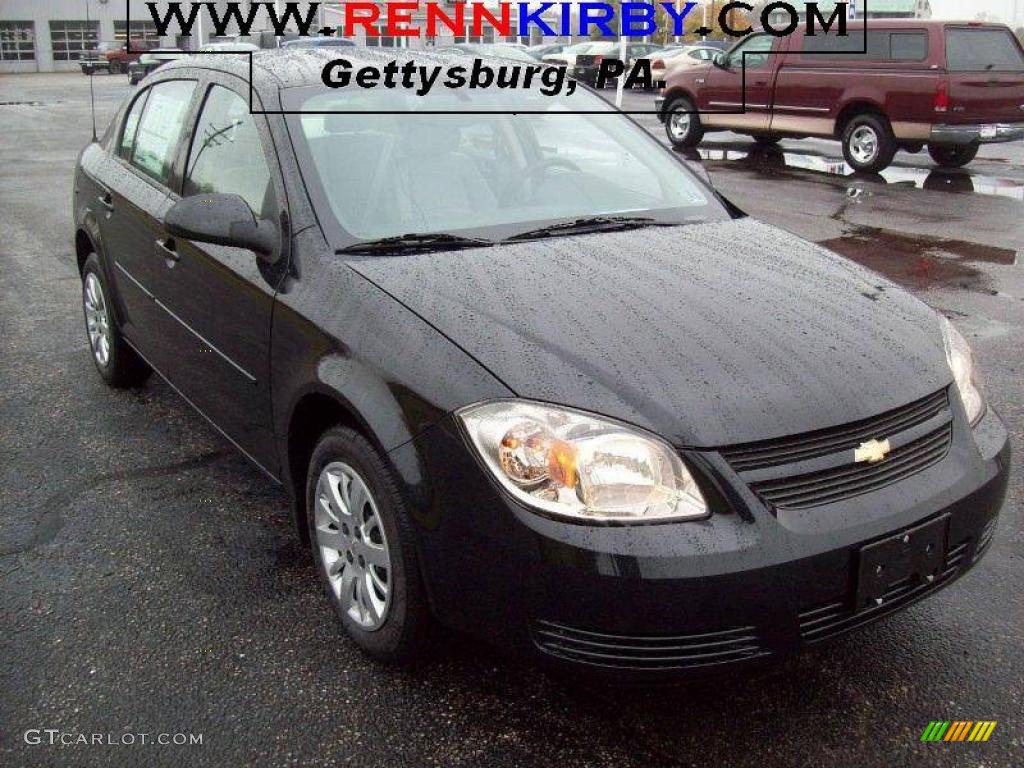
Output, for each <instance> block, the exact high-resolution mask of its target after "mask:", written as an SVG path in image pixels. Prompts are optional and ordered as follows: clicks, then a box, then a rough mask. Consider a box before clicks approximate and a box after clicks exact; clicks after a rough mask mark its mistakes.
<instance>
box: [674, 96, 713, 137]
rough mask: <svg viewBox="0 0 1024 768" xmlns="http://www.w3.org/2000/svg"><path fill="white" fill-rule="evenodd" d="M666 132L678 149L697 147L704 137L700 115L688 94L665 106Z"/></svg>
mask: <svg viewBox="0 0 1024 768" xmlns="http://www.w3.org/2000/svg"><path fill="white" fill-rule="evenodd" d="M665 133H666V135H667V136H668V140H669V141H670V142H672V146H673V147H675V148H676V149H685V148H688V147H696V146H697V145H698V144H700V142H701V139H703V138H704V126H703V125H701V122H700V115H698V114H697V108H696V107H695V106H694V105H693V102H692V101H690V100H689V99H688V98H687V97H686V96H680V97H678V98H676V99H673V100H672V101H671V102H670V103H669V104H668V105H667V106H666V107H665Z"/></svg>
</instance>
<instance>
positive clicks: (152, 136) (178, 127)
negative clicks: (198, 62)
mask: <svg viewBox="0 0 1024 768" xmlns="http://www.w3.org/2000/svg"><path fill="white" fill-rule="evenodd" d="M195 88H196V84H195V82H194V81H192V80H170V81H168V82H165V83H158V84H157V85H154V86H153V87H152V88H150V91H149V98H148V99H147V101H146V107H145V109H144V110H143V112H142V119H141V120H140V121H139V127H138V130H137V131H136V132H135V146H134V149H133V151H132V156H131V163H132V165H134V166H135V167H136V168H138V169H139V170H140V171H142V172H143V173H145V174H146V175H147V176H150V177H152V178H154V179H156V180H157V181H159V182H160V183H161V184H166V183H167V180H168V178H170V175H171V167H172V166H173V165H174V154H175V151H176V150H177V148H178V142H179V141H180V139H181V133H182V130H183V129H184V127H185V118H186V116H187V115H188V108H189V105H190V104H191V102H192V93H193V91H195Z"/></svg>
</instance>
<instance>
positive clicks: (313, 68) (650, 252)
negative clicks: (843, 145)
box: [75, 51, 1010, 681]
mask: <svg viewBox="0 0 1024 768" xmlns="http://www.w3.org/2000/svg"><path fill="white" fill-rule="evenodd" d="M359 55H360V56H362V57H364V58H365V59H366V60H367V61H372V62H384V61H387V60H390V58H393V54H392V53H388V54H387V55H385V54H381V53H377V52H373V51H362V52H361V53H360V54H359ZM280 56H281V54H274V53H264V54H257V55H256V56H254V64H255V72H256V73H257V77H256V81H255V84H254V85H255V96H256V98H257V100H258V102H259V104H258V105H254V106H262V107H263V110H265V111H267V112H271V113H272V112H276V111H280V110H282V108H288V107H290V106H293V105H292V104H291V103H290V102H289V101H288V99H287V98H285V96H286V95H287V94H288V92H289V89H293V88H302V87H306V86H307V85H308V84H309V83H315V82H317V81H318V80H319V78H320V73H321V71H322V66H323V64H324V63H326V62H327V61H329V59H330V56H329V54H320V53H317V52H303V53H302V54H294V55H292V56H291V57H290V58H288V59H285V60H283V59H282V58H280ZM233 58H234V57H223V56H221V57H216V59H217V60H216V61H211V62H207V61H204V60H201V59H189V60H185V61H181V62H176V63H173V64H169V65H167V66H166V67H164V68H161V70H160V71H159V72H157V73H155V74H154V75H153V76H152V78H151V80H150V81H147V84H148V85H152V84H155V83H160V82H167V81H173V80H176V79H177V80H180V79H194V80H196V81H197V82H198V83H200V88H201V89H202V88H205V87H207V86H208V85H210V84H219V85H221V86H224V87H228V88H232V89H234V90H235V91H236V92H238V93H248V87H249V86H248V79H247V78H248V72H249V69H248V61H247V59H248V57H238V58H239V61H238V62H233V61H231V59H233ZM428 60H429V61H431V62H433V61H438V60H443V59H441V57H429V58H428ZM282 62H283V63H284V64H285V65H284V66H282ZM130 107H131V103H129V104H128V105H126V106H125V108H124V109H123V110H122V113H121V115H119V117H118V119H117V120H115V123H114V126H115V128H114V129H113V130H112V131H111V132H109V133H108V135H107V137H106V138H105V139H104V142H102V143H100V144H94V145H91V146H90V147H88V148H87V149H86V150H85V151H84V152H83V155H82V157H81V160H80V166H79V169H78V172H77V174H76V179H75V189H76V192H75V215H76V226H77V232H76V246H77V251H78V253H79V259H80V263H84V259H85V257H86V256H87V255H88V253H89V251H90V250H95V251H96V252H97V253H98V254H99V256H100V264H101V269H102V270H103V273H104V278H105V282H106V283H107V284H108V285H109V286H111V289H110V293H111V297H110V298H111V304H112V305H113V308H114V317H115V320H116V322H117V323H118V325H119V327H120V328H121V329H122V331H123V333H124V334H125V336H126V338H127V339H128V340H129V341H130V343H131V344H132V346H133V347H136V348H137V349H138V351H139V352H140V353H142V354H143V355H144V357H145V359H146V360H147V361H148V362H149V363H150V364H152V366H153V367H154V368H155V369H156V370H157V371H158V372H159V373H160V374H161V375H163V376H164V377H165V378H166V379H167V380H168V381H169V383H170V384H171V385H172V386H173V387H175V388H176V389H177V390H179V392H181V393H182V394H183V395H184V396H185V397H186V398H187V399H188V400H189V401H190V403H191V404H192V405H194V406H195V407H196V408H197V409H198V410H200V412H201V413H203V414H204V415H205V416H206V417H207V418H208V419H209V420H210V421H211V422H213V423H214V424H215V425H216V426H217V428H218V429H219V430H221V431H222V432H223V433H224V434H225V435H226V436H227V437H228V438H229V439H230V440H231V441H232V442H234V443H235V444H236V445H237V446H238V447H239V448H240V449H241V450H242V451H243V452H244V453H245V454H246V455H247V456H248V457H249V458H250V459H252V460H253V461H254V462H255V463H256V464H258V465H259V466H260V467H261V468H262V469H263V470H264V471H265V472H266V473H267V474H268V475H269V476H270V477H272V478H273V479H275V480H277V481H279V482H281V483H282V484H283V485H284V486H285V487H286V488H287V489H288V490H289V492H290V493H291V494H292V495H293V497H294V498H295V500H296V514H297V515H298V516H299V517H300V518H301V517H302V516H303V515H304V514H305V510H304V505H303V496H304V493H303V489H304V486H305V483H306V477H305V471H306V463H307V462H308V461H309V458H310V453H311V452H312V450H313V446H314V444H315V441H316V437H317V435H318V434H319V432H320V431H322V430H323V428H324V426H325V425H327V424H338V423H341V424H346V425H349V426H351V427H352V428H353V429H355V430H357V431H360V432H361V433H363V434H365V435H366V436H368V438H369V439H370V441H371V442H372V444H373V445H374V446H375V448H376V449H377V450H378V452H379V453H380V454H381V455H382V456H384V457H386V460H387V463H388V465H389V466H390V467H391V469H392V471H393V472H394V475H395V477H396V481H397V484H398V486H399V488H400V492H401V495H402V497H403V498H404V499H405V502H406V504H407V505H408V508H409V512H410V517H411V518H412V522H413V524H414V527H415V532H416V541H417V551H418V560H419V564H420V570H421V573H422V578H423V583H424V585H425V586H426V591H427V594H428V597H429V604H430V609H431V612H432V613H433V614H434V615H435V616H436V617H437V618H439V619H440V620H441V621H442V622H443V623H445V624H447V625H450V626H453V627H456V628H460V629H464V630H466V631H469V632H472V633H474V634H475V635H476V636H479V637H481V638H483V639H485V640H487V641H490V642H494V643H496V644H499V645H503V646H506V647H508V648H510V649H512V650H515V651H518V652H523V653H526V654H528V655H530V656H531V657H533V658H536V659H538V660H540V661H543V662H545V663H548V664H551V665H554V666H556V667H559V668H567V669H573V670H580V669H583V670H586V671H587V673H588V674H591V675H594V676H607V677H608V678H612V679H623V678H628V679H631V680H635V679H646V680H652V681H664V680H668V679H674V678H676V677H678V676H680V675H696V674H705V673H711V672H716V671H719V670H721V669H723V668H727V667H734V666H743V665H760V664H763V663H764V662H765V661H766V660H770V659H773V658H781V657H783V656H785V655H786V654H787V653H790V652H792V651H793V650H795V649H797V648H799V647H801V646H802V645H803V644H806V643H811V642H817V641H820V640H823V639H826V638H829V637H832V636H835V635H838V634H841V633H842V632H845V631H847V630H849V629H852V628H854V627H856V626H860V625H862V624H864V623H866V622H868V621H871V620H873V619H875V618H878V617H879V616H882V615H885V614H887V613H889V612H891V611H893V610H896V609H898V608H901V607H903V606H905V605H907V604H909V603H910V602H912V601H914V600H916V599H919V598H921V597H923V596H925V595H927V594H928V593H930V592H931V591H933V590H935V589H937V588H940V587H943V586H946V585H948V584H949V583H951V582H952V581H953V580H955V579H956V578H958V577H959V576H961V575H962V574H964V573H966V572H967V570H969V568H970V567H971V566H972V565H973V564H974V563H976V562H977V560H978V559H979V558H980V557H981V555H982V554H983V553H984V551H985V549H986V547H987V546H988V545H989V544H990V543H991V535H992V531H993V530H994V526H995V521H996V516H997V514H998V512H999V509H1000V508H1001V505H1002V503H1003V499H1004V496H1005V492H1006V484H1007V476H1008V466H1009V458H1010V453H1009V450H1010V449H1009V445H1008V440H1007V434H1006V430H1005V428H1004V427H1003V425H1002V422H1001V421H1000V419H999V417H998V415H997V414H996V413H995V412H994V411H993V410H992V409H991V408H989V409H987V410H986V411H985V412H984V415H982V416H981V417H980V420H979V421H977V423H976V424H974V426H972V425H971V424H970V423H969V421H968V419H967V416H966V413H965V408H964V405H963V404H962V402H961V399H960V396H959V395H958V392H957V388H956V386H955V385H954V384H953V381H952V377H951V374H950V369H949V367H948V365H947V361H946V355H945V353H944V348H943V338H942V335H941V333H940V330H939V325H938V320H937V318H936V316H935V313H934V312H932V311H931V310H930V309H928V308H927V307H926V306H925V305H924V304H922V303H921V302H919V301H918V300H916V299H914V298H912V297H911V296H909V295H908V294H906V293H905V292H903V291H902V290H901V289H899V288H898V287H896V286H895V285H893V284H892V283H889V282H887V281H886V280H884V279H883V278H881V277H879V276H878V275H876V274H874V273H871V272H869V271H867V270H863V269H861V268H859V267H856V266H855V265H853V264H851V263H850V262H847V261H845V260H843V259H841V258H840V257H838V256H835V255H834V254H830V253H829V252H827V251H824V250H823V249H821V248H818V247H816V246H813V245H811V244H810V243H807V242H805V241H802V240H800V239H798V238H795V237H793V236H790V235H787V234H785V233H783V232H781V231H779V230H776V229H773V228H771V227H768V226H766V225H763V224H760V223H757V222H755V221H752V220H750V219H747V218H744V217H742V215H741V214H739V213H738V212H736V211H735V210H733V209H730V208H729V207H728V206H725V205H720V204H719V203H714V207H713V215H711V216H710V218H709V220H708V221H706V222H703V223H699V224H690V225H684V226H667V227H652V228H645V229H638V230H635V231H625V232H616V231H608V232H595V233H593V234H583V235H571V236H562V237H556V238H551V239H542V240H537V241H530V240H528V241H525V242H516V243H503V244H499V245H495V246H487V247H480V248H464V249H459V250H455V249H452V250H450V251H442V252H440V253H439V252H436V251H435V252H429V253H415V252H413V253H404V254H399V255H388V256H381V255H368V254H353V255H346V254H339V253H337V251H338V250H339V249H340V248H342V247H345V246H346V245H350V244H351V239H350V238H349V239H346V238H345V236H344V234H342V233H340V232H339V231H338V230H337V229H336V228H333V227H330V226H326V225H323V224H322V222H321V220H320V219H318V217H317V215H316V212H317V211H322V210H324V200H323V199H322V197H323V192H322V190H320V189H319V187H317V185H315V184H312V183H311V178H312V177H311V176H310V174H311V158H310V156H309V155H308V153H307V152H306V151H305V150H303V149H302V148H301V146H300V147H296V146H295V145H294V144H293V143H292V141H291V138H290V137H291V136H293V135H294V130H295V128H296V122H295V121H296V120H298V118H297V117H296V116H294V115H293V116H290V117H285V116H283V115H280V114H267V115H265V116H261V117H260V119H259V130H260V135H261V139H262V142H263V146H264V149H265V150H266V151H267V153H268V156H272V157H273V158H274V159H275V163H274V164H273V166H274V167H273V186H274V188H275V190H276V192H277V195H276V197H277V199H278V201H279V205H280V208H279V210H277V212H276V215H275V217H274V218H275V220H276V222H277V224H278V226H279V227H280V229H281V235H282V257H281V258H280V259H279V260H277V261H275V262H274V263H268V262H266V261H263V260H260V259H257V258H255V257H254V256H253V255H252V254H251V253H249V254H247V253H242V252H239V249H223V248H220V249H218V247H210V246H204V245H202V244H198V243H189V242H184V241H181V242H177V243H174V244H173V247H174V249H175V250H176V254H177V258H170V257H169V256H168V253H167V251H168V248H169V247H170V246H171V244H169V242H168V241H169V238H168V232H167V229H166V222H165V217H166V214H167V212H168V210H169V209H171V208H172V207H173V206H174V205H175V203H176V202H178V201H179V200H180V199H181V194H180V190H181V174H182V172H183V166H182V164H183V162H184V161H183V160H182V159H178V160H177V161H175V165H174V171H173V172H172V174H171V177H170V187H169V188H161V187H160V186H159V185H154V184H153V183H151V182H150V181H148V180H146V179H143V178H140V177H138V176H137V175H135V174H133V173H130V171H129V169H128V168H127V167H126V164H125V163H124V161H123V160H121V159H120V158H118V157H117V156H116V153H115V152H114V149H115V147H116V144H117V141H118V133H117V129H116V126H118V125H119V124H121V123H122V122H123V119H124V114H125V112H126V111H127V110H128V109H130ZM196 108H197V107H193V108H192V113H194V111H195V109H196ZM665 162H677V161H674V160H672V158H671V157H670V156H669V155H666V158H665ZM706 192H707V194H708V195H709V197H711V198H712V199H713V198H714V193H713V192H712V191H711V190H710V189H709V188H708V189H706ZM730 210H731V211H732V212H731V213H730ZM597 297H600V300H599V301H598V300H596V299H597ZM510 399H523V400H526V401H529V402H534V403H550V404H557V405H560V406H566V407H569V408H574V409H579V410H581V411H586V412H588V413H596V414H600V415H601V416H602V417H604V418H607V419H611V420H614V421H616V422H619V423H623V424H627V425H630V426H631V427H632V428H635V429H637V430H641V431H643V432H645V433H649V434H651V435H657V436H659V438H660V439H662V440H664V441H666V443H667V444H668V445H670V446H671V447H672V449H673V450H674V451H677V452H678V454H679V456H681V457H682V459H683V461H685V463H686V465H687V467H689V468H690V469H691V471H692V472H693V473H694V476H695V477H696V479H697V482H698V484H699V486H700V489H701V491H702V493H703V495H704V497H705V498H706V499H707V504H708V514H707V515H706V516H705V517H703V518H702V519H697V520H688V521H685V522H661V523H656V524H653V523H652V524H602V523H600V522H599V521H587V522H585V523H583V522H580V521H567V520H565V519H560V518H558V517H555V516H551V515H545V514H538V512H537V511H536V510H533V509H529V508H527V507H526V506H524V505H523V504H521V503H519V502H518V501H517V500H516V499H514V498H512V497H511V496H510V495H509V494H508V493H506V492H505V491H504V490H503V488H502V487H501V486H500V485H498V484H497V483H496V482H495V481H494V479H493V478H492V477H490V476H489V475H488V474H487V472H486V471H485V469H484V468H483V466H482V464H481V459H480V457H479V456H478V455H477V454H476V453H474V451H473V449H472V447H471V445H470V442H469V440H468V439H467V436H466V434H465V428H464V426H463V425H462V424H461V423H460V422H459V419H458V418H457V416H456V413H457V412H459V411H460V409H464V408H466V407H467V406H472V405H473V404H478V403H491V402H501V401H506V400H510ZM883 437H884V438H888V439H889V440H891V443H892V451H893V454H892V459H891V460H890V461H889V462H888V463H887V462H882V463H879V464H871V465H867V464H860V463H858V462H856V461H855V460H854V459H855V451H856V450H858V449H859V448H860V447H861V446H862V445H863V444H864V443H865V441H870V440H872V439H875V438H878V439H881V438H883ZM299 530H300V531H305V530H306V526H305V524H304V523H300V525H299ZM904 539H906V541H907V542H908V543H907V546H909V547H911V549H910V550H908V552H909V553H910V554H908V555H906V556H901V555H900V553H899V552H896V553H895V554H894V553H892V552H891V551H890V549H891V548H892V547H894V546H896V544H894V542H897V543H898V542H902V541H903V540H904ZM919 541H921V542H924V544H921V545H920V549H919V544H918V542H919ZM910 542H913V544H912V545H911V544H910ZM925 544H927V546H928V547H930V549H929V550H928V552H927V554H925ZM876 547H880V549H876ZM875 560H877V561H878V564H879V565H883V564H885V565H888V564H895V565H894V566H893V568H894V570H895V571H896V573H895V574H894V577H893V578H892V579H890V578H889V574H888V573H887V574H886V577H885V578H877V576H878V574H875V573H874V571H872V572H871V573H862V571H863V569H864V563H874V562H875ZM928 577H930V578H928Z"/></svg>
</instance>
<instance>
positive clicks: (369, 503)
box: [314, 461, 392, 632]
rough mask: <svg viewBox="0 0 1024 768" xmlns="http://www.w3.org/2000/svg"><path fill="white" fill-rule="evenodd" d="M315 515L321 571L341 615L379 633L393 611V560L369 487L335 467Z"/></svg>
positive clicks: (319, 491)
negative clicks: (339, 608)
mask: <svg viewBox="0 0 1024 768" xmlns="http://www.w3.org/2000/svg"><path fill="white" fill-rule="evenodd" d="M314 515H315V521H314V522H315V529H316V530H315V533H316V545H317V547H318V548H319V550H320V561H321V565H322V567H323V568H324V570H325V572H326V576H327V581H328V583H329V584H330V586H331V590H332V591H333V593H334V596H335V597H336V598H337V599H338V601H339V602H340V603H341V607H342V610H343V611H344V612H345V614H346V615H347V616H348V617H349V618H350V619H352V621H354V622H355V623H356V624H357V625H358V626H359V627H360V628H361V629H364V630H367V631H371V632H372V631H373V630H376V629H380V627H381V626H382V625H383V624H384V621H385V620H386V619H387V615H388V609H389V608H390V607H391V593H392V575H391V555H390V552H389V550H388V540H387V535H386V534H385V533H384V526H383V524H382V523H381V519H380V514H379V512H378V508H377V503H376V501H374V498H373V495H372V494H371V493H370V489H369V488H368V487H367V485H366V482H365V481H364V480H363V479H362V477H360V476H359V473H358V472H356V471H355V470H354V469H353V468H352V467H351V466H349V465H348V464H345V463H343V462H340V461H335V462H331V463H330V464H328V465H327V466H325V467H324V468H323V469H322V470H321V471H320V477H319V479H318V480H317V486H316V509H315V511H314Z"/></svg>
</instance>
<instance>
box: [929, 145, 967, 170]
mask: <svg viewBox="0 0 1024 768" xmlns="http://www.w3.org/2000/svg"><path fill="white" fill-rule="evenodd" d="M978 149H980V146H979V145H978V144H966V145H958V144H929V145H928V154H929V155H931V156H932V160H934V161H935V162H936V163H937V164H938V165H941V166H942V167H943V168H963V167H964V166H965V165H967V164H968V163H970V162H971V161H972V160H974V158H975V157H977V156H978Z"/></svg>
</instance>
